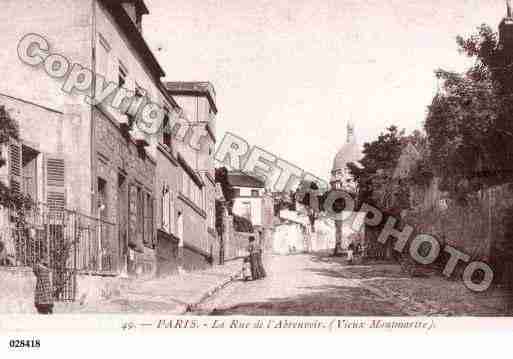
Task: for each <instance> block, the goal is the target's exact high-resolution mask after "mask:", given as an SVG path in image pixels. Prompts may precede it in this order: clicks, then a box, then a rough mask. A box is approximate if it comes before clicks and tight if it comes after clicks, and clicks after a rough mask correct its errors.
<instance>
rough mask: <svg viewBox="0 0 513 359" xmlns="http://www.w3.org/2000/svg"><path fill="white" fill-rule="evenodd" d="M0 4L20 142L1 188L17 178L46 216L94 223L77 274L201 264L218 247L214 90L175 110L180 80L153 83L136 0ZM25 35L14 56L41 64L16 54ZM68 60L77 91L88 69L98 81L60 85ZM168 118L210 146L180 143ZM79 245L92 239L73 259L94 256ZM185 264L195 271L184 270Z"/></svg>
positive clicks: (8, 91) (7, 99)
mask: <svg viewBox="0 0 513 359" xmlns="http://www.w3.org/2000/svg"><path fill="white" fill-rule="evenodd" d="M2 5H3V9H2V11H1V12H0V20H1V22H0V30H1V31H2V34H3V39H4V41H5V43H6V46H5V47H3V48H2V49H1V50H0V53H1V57H2V65H0V75H1V76H2V78H3V79H4V81H3V82H2V84H1V85H0V105H5V106H6V108H7V110H8V112H9V113H10V114H11V115H12V117H13V118H14V119H15V120H16V121H17V122H18V123H19V124H20V141H19V142H16V143H14V142H13V143H11V144H9V148H8V149H5V150H4V151H6V152H5V153H8V164H9V165H8V166H6V168H5V169H4V168H2V171H3V172H4V173H3V174H2V177H3V178H4V180H5V181H9V182H10V183H17V181H18V182H19V183H20V184H19V186H20V188H21V190H22V191H23V192H25V193H27V194H30V195H31V197H32V198H33V199H34V200H37V201H38V202H41V203H43V204H44V205H45V206H48V207H50V208H51V209H63V210H69V211H73V212H77V213H80V214H81V215H82V216H83V217H84V218H86V217H87V218H91V219H92V220H94V221H96V222H95V223H96V227H97V228H96V227H95V229H94V230H90V231H89V232H91V233H93V235H94V242H95V244H94V245H93V246H92V247H93V248H92V250H93V252H94V253H93V255H92V256H93V257H94V258H92V257H91V255H89V254H87V255H86V254H84V255H82V254H81V255H80V256H78V259H77V260H78V261H79V264H78V266H79V269H83V270H91V271H93V272H94V271H103V272H104V271H105V270H106V269H107V267H108V270H109V272H110V273H114V274H137V275H143V276H144V275H148V276H149V275H154V274H155V273H156V272H157V270H158V269H161V270H162V271H163V272H173V270H174V269H173V268H176V269H177V268H179V267H184V268H191V269H194V268H196V267H200V266H202V265H204V263H209V261H210V259H209V258H210V257H211V256H212V252H213V246H215V244H216V236H215V230H214V199H213V198H214V196H215V186H214V180H213V177H214V176H213V161H212V156H213V146H214V144H215V137H214V132H213V131H214V130H213V128H214V126H213V117H214V116H215V113H216V112H217V109H216V107H215V95H213V93H214V92H213V87H212V86H211V85H210V87H209V88H208V90H206V89H205V88H203V87H201V86H199V87H200V89H198V88H194V90H195V91H194V92H193V93H192V92H187V91H185V92H187V94H185V93H180V96H178V97H179V98H180V103H181V104H178V102H177V101H175V99H174V98H173V95H174V94H175V93H176V91H175V89H176V88H177V87H178V85H179V83H175V84H174V85H169V84H168V85H164V84H163V83H162V82H161V78H162V77H163V76H165V73H164V70H163V69H162V67H161V65H160V64H159V62H158V61H157V59H156V58H155V56H154V55H153V53H152V51H151V50H150V49H149V47H148V45H147V43H146V41H145V40H144V38H143V36H142V26H141V23H142V17H143V16H144V15H145V14H147V13H148V12H149V11H148V8H147V7H146V5H145V3H144V1H143V0H91V1H83V0H44V1H36V0H6V1H4V2H3V3H2ZM27 34H35V36H37V38H38V39H40V40H39V43H33V44H32V45H31V47H30V48H28V49H26V53H25V54H22V55H25V58H31V59H34V58H35V59H37V58H38V56H39V55H42V56H41V61H40V62H39V63H37V64H35V65H33V66H31V65H28V64H27V63H24V62H23V61H22V60H21V59H20V54H19V53H18V49H17V47H18V44H19V43H20V41H21V40H22V39H24V38H25V37H26V36H27ZM43 50H44V51H43ZM49 54H51V55H49ZM21 57H23V56H21ZM63 59H64V60H63ZM66 60H67V63H68V64H69V69H70V71H69V72H67V73H66V76H67V75H69V74H70V73H71V72H72V71H73V69H75V68H80V69H84V72H83V73H82V75H80V76H82V77H77V78H76V79H75V80H76V82H77V81H78V83H80V81H82V80H84V78H86V79H87V74H86V71H85V70H87V69H88V70H90V71H91V73H92V74H95V75H96V76H93V78H92V79H91V83H90V86H88V87H87V88H85V86H84V87H83V88H81V87H80V85H79V86H75V87H74V88H71V89H69V88H67V86H66V83H67V81H68V80H69V79H68V78H67V77H66V76H65V75H64V74H60V76H57V73H58V72H59V65H60V66H63V65H64V64H65V62H66ZM76 82H75V85H76V84H77V83H76ZM111 83H112V84H113V85H115V91H113V92H111V93H110V95H108V96H105V97H106V98H105V99H103V101H97V102H95V101H90V100H88V97H89V98H90V99H99V98H101V97H102V96H103V95H102V94H103V93H104V91H106V90H108V89H109V87H108V86H110V84H111ZM182 84H183V83H182ZM186 84H191V83H186ZM177 94H178V93H177ZM191 99H192V100H191ZM188 101H189V102H188ZM194 101H196V104H197V106H196V107H193V106H191V104H192V103H194ZM150 102H151V103H155V104H156V105H158V106H159V107H161V108H163V109H164V112H165V114H166V115H165V116H164V119H163V121H164V126H163V127H164V128H166V131H159V132H156V133H153V134H149V133H148V131H142V129H145V128H144V126H145V124H144V123H141V121H140V114H141V111H142V109H143V108H144V106H145V104H146V103H150ZM200 103H201V104H205V103H207V104H208V106H206V105H205V106H204V107H201V108H200V106H199V104H200ZM202 111H203V112H202ZM170 118H173V119H176V118H183V119H185V120H186V121H194V122H195V124H196V125H197V126H198V127H201V126H202V127H204V128H205V129H206V132H207V135H208V136H207V137H208V138H207V141H206V143H207V145H206V147H204V146H203V147H201V148H200V150H197V149H196V148H194V147H191V146H190V145H189V143H185V142H183V141H176V140H175V139H174V138H173V137H172V133H171V130H170V129H169V128H168V127H169V126H168V127H166V126H165V123H166V121H167V123H169V122H170V121H169V119H170ZM192 132H194V133H196V132H197V131H192ZM193 136H194V135H193ZM105 228H108V230H106V229H105ZM87 246H91V244H90V243H89V241H88V242H87V243H85V244H84V248H81V249H80V251H79V252H80V253H89V252H91V248H89V247H87ZM191 252H192V253H194V254H190V253H191ZM198 253H199V254H198ZM196 254H198V255H199V256H200V257H201V258H203V259H202V260H198V259H197V258H196ZM82 257H83V258H82ZM157 258H159V260H157ZM107 259H108V260H107ZM207 259H208V260H207ZM193 262H194V263H196V262H201V264H199V265H196V264H193V265H188V263H193ZM105 263H108V266H107V265H106V264H105ZM92 269H94V270H92Z"/></svg>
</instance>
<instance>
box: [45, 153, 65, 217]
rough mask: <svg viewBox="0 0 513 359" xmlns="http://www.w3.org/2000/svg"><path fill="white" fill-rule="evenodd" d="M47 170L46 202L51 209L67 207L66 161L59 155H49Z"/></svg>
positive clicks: (46, 164)
mask: <svg viewBox="0 0 513 359" xmlns="http://www.w3.org/2000/svg"><path fill="white" fill-rule="evenodd" d="M45 171H46V177H45V179H46V203H47V204H48V208H49V209H50V210H60V211H62V210H64V209H65V208H66V187H65V181H64V179H65V163H64V159H63V158H62V157H59V156H54V155H47V156H46V160H45Z"/></svg>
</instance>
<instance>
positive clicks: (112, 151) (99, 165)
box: [95, 111, 156, 272]
mask: <svg viewBox="0 0 513 359" xmlns="http://www.w3.org/2000/svg"><path fill="white" fill-rule="evenodd" d="M95 119H96V121H95V133H96V136H95V137H96V150H97V154H96V156H95V165H96V174H97V176H98V177H100V178H102V179H103V180H105V181H106V186H107V189H106V195H107V203H106V206H107V208H106V218H105V219H106V220H107V221H109V222H112V223H121V222H123V220H124V221H127V222H125V223H127V226H126V227H125V228H126V230H122V233H121V234H120V235H118V232H117V228H118V226H116V233H115V234H114V235H113V236H112V239H111V242H110V245H111V246H112V248H114V253H120V255H121V256H124V255H126V253H125V248H126V247H125V244H124V243H126V241H127V240H130V239H131V237H130V236H133V235H134V234H133V233H131V232H130V231H129V230H128V224H129V222H130V216H129V214H128V213H118V202H119V201H120V198H119V195H120V194H119V193H118V175H119V174H123V175H124V176H125V193H124V195H125V196H126V197H125V198H124V200H126V201H127V203H129V199H128V190H129V188H130V186H131V185H137V186H138V187H141V188H142V189H143V190H144V191H145V193H149V194H150V195H152V196H153V197H154V198H155V177H156V176H155V174H156V163H155V162H154V160H153V159H151V158H150V157H144V156H142V157H141V156H140V155H139V153H138V149H137V147H136V146H135V144H134V143H133V142H132V141H130V140H127V139H126V138H125V137H123V136H122V135H121V133H120V132H119V129H118V128H117V126H116V124H115V123H114V122H113V121H112V120H110V119H109V118H108V117H106V116H105V115H104V114H103V113H101V112H100V111H95ZM153 208H154V210H153V232H152V234H151V238H152V239H153V241H155V240H156V232H155V218H156V211H155V205H153ZM120 218H123V219H120ZM141 240H142V239H138V241H141ZM147 245H148V246H149V247H148V248H150V249H153V248H152V245H153V243H148V244H147ZM139 249H140V250H142V248H139ZM148 255H149V254H148ZM136 256H137V258H139V260H138V261H139V263H138V266H139V267H142V266H144V265H145V263H146V261H147V259H146V258H145V257H144V258H143V256H141V254H136ZM154 259H155V258H154ZM153 262H155V260H154V261H153ZM153 266H154V267H155V266H156V265H155V264H154V265H153ZM155 270H156V268H153V269H151V270H150V271H151V272H155Z"/></svg>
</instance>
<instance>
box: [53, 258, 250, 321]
mask: <svg viewBox="0 0 513 359" xmlns="http://www.w3.org/2000/svg"><path fill="white" fill-rule="evenodd" d="M241 268H242V263H241V261H240V260H234V261H230V262H227V263H226V264H225V265H222V266H219V265H218V266H214V267H212V268H209V269H207V270H203V271H196V272H186V273H182V274H177V275H173V276H169V277H164V278H155V279H135V280H133V281H130V282H129V284H128V286H127V289H126V290H124V291H123V292H122V293H120V296H119V297H116V298H113V299H110V300H105V301H100V302H96V303H87V304H85V305H80V303H79V302H76V303H73V305H67V306H58V305H57V306H56V311H55V312H56V313H98V314H101V313H132V314H136V313H144V314H148V313H161V314H172V315H173V314H174V315H179V314H184V313H186V312H187V311H190V310H193V309H194V307H196V306H197V305H198V304H199V303H201V302H202V301H203V300H205V299H206V298H208V297H209V296H211V295H213V294H214V293H215V292H216V291H218V290H219V289H221V288H223V287H224V286H226V285H227V284H229V283H230V282H231V281H233V280H235V279H237V278H238V276H239V274H240V271H241Z"/></svg>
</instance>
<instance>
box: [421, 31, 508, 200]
mask: <svg viewBox="0 0 513 359" xmlns="http://www.w3.org/2000/svg"><path fill="white" fill-rule="evenodd" d="M457 44H458V47H459V51H460V52H461V53H464V54H466V55H467V56H469V57H472V58H474V59H475V64H474V65H473V66H471V67H470V68H469V69H468V71H467V72H465V73H463V74H460V73H455V72H450V71H445V70H443V69H439V70H437V71H436V76H437V78H438V79H440V80H441V81H442V86H441V90H440V91H439V93H438V94H437V95H436V96H435V97H434V98H433V101H432V103H431V105H430V106H429V108H428V115H427V118H426V121H425V125H424V127H425V130H426V133H427V135H428V140H429V149H430V160H431V163H432V165H433V170H434V171H435V173H436V175H437V176H439V177H440V178H441V185H440V188H441V189H442V190H446V191H448V192H449V193H450V194H451V195H452V197H453V198H455V199H456V200H465V195H466V193H468V192H469V191H472V190H473V186H469V185H468V184H469V183H470V182H472V183H474V184H475V185H476V186H477V187H480V186H482V185H484V184H486V183H490V182H504V181H506V180H508V179H511V178H513V168H512V167H511V162H512V161H511V160H512V159H513V141H512V140H513V123H512V121H511V117H512V115H513V77H512V73H513V72H512V71H511V70H512V66H511V63H512V61H511V57H510V56H509V55H508V54H510V53H511V50H512V49H504V48H503V46H501V44H500V43H499V39H498V35H497V34H496V33H494V32H493V31H492V30H491V28H490V27H489V26H487V25H482V26H481V27H479V28H478V31H477V33H476V34H474V35H472V36H470V37H469V38H467V39H464V38H462V37H461V36H459V37H458V38H457ZM476 180H477V181H479V182H482V183H477V184H476Z"/></svg>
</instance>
